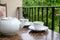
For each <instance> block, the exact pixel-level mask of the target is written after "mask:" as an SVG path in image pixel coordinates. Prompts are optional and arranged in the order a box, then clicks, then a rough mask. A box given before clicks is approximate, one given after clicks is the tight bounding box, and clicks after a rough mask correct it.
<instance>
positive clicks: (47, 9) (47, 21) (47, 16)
mask: <svg viewBox="0 0 60 40" xmlns="http://www.w3.org/2000/svg"><path fill="white" fill-rule="evenodd" d="M46 26H48V7H47V8H46Z"/></svg>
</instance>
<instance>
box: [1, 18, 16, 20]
mask: <svg viewBox="0 0 60 40" xmlns="http://www.w3.org/2000/svg"><path fill="white" fill-rule="evenodd" d="M1 20H16V18H13V17H4V18H2V19H1Z"/></svg>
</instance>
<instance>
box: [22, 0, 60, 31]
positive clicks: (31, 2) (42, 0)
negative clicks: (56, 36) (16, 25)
mask: <svg viewBox="0 0 60 40" xmlns="http://www.w3.org/2000/svg"><path fill="white" fill-rule="evenodd" d="M23 6H60V0H23ZM24 12H25V13H27V12H26V10H25V11H24ZM35 13H36V15H35ZM48 13H49V14H48V27H49V28H50V29H51V25H52V24H51V22H52V18H51V16H52V12H51V8H50V9H49V11H48ZM55 14H60V8H55ZM28 15H29V16H30V17H29V20H30V21H32V17H33V21H37V20H38V8H36V12H35V11H34V9H33V16H32V11H31V9H28ZM43 15H44V19H43V21H44V23H45V24H46V9H44V14H43ZM35 16H36V18H35ZM39 17H40V18H39V20H40V21H42V12H41V9H40V11H39ZM58 19H59V18H58V17H57V16H55V18H54V20H55V22H54V23H55V25H54V27H55V31H56V32H58V30H57V29H59V21H58Z"/></svg>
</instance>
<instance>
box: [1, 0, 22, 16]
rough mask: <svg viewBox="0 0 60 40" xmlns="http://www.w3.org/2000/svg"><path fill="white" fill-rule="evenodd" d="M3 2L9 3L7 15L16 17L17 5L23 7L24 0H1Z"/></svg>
mask: <svg viewBox="0 0 60 40" xmlns="http://www.w3.org/2000/svg"><path fill="white" fill-rule="evenodd" d="M1 3H3V4H4V3H6V4H7V15H8V16H11V17H16V16H17V13H16V9H17V7H22V0H1Z"/></svg>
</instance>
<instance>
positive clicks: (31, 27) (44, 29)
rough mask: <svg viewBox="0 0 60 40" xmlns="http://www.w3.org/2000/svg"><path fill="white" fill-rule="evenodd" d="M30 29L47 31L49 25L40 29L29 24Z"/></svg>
mask: <svg viewBox="0 0 60 40" xmlns="http://www.w3.org/2000/svg"><path fill="white" fill-rule="evenodd" d="M29 29H30V30H33V31H47V30H48V27H47V26H42V27H41V28H39V29H35V28H34V26H29Z"/></svg>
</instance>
